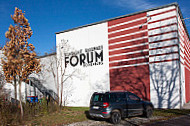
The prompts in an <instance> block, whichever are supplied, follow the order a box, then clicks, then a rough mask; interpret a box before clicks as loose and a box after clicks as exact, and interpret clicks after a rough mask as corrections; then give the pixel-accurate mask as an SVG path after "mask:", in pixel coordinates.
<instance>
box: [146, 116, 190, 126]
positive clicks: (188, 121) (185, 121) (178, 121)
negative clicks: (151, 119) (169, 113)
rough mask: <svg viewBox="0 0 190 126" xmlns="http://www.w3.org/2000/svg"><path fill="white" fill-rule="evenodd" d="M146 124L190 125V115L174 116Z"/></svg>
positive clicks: (163, 125) (165, 125)
mask: <svg viewBox="0 0 190 126" xmlns="http://www.w3.org/2000/svg"><path fill="white" fill-rule="evenodd" d="M144 126H190V115H185V116H181V117H177V118H173V119H170V120H166V121H160V122H155V123H150V124H147V125H144Z"/></svg>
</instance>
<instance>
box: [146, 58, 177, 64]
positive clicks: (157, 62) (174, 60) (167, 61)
mask: <svg viewBox="0 0 190 126" xmlns="http://www.w3.org/2000/svg"><path fill="white" fill-rule="evenodd" d="M176 60H179V59H178V58H177V59H171V60H162V61H153V62H150V64H152V63H162V62H170V61H176Z"/></svg>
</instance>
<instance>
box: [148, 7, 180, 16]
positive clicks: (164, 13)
mask: <svg viewBox="0 0 190 126" xmlns="http://www.w3.org/2000/svg"><path fill="white" fill-rule="evenodd" d="M172 11H176V9H171V10H167V11H163V12H160V13H157V14H152V15H150V17H153V16H157V15H161V14H165V13H168V12H172Z"/></svg>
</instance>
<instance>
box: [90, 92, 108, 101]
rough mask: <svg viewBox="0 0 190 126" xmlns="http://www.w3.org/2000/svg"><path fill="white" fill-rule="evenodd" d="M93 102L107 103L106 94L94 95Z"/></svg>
mask: <svg viewBox="0 0 190 126" xmlns="http://www.w3.org/2000/svg"><path fill="white" fill-rule="evenodd" d="M92 101H93V102H104V101H106V96H105V94H94V95H93V98H92Z"/></svg>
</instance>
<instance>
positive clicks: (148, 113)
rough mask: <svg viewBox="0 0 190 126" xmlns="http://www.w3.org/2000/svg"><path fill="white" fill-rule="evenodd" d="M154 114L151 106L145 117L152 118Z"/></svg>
mask: <svg viewBox="0 0 190 126" xmlns="http://www.w3.org/2000/svg"><path fill="white" fill-rule="evenodd" d="M152 114H153V108H152V107H151V106H147V107H146V110H145V117H147V118H150V117H151V116H152Z"/></svg>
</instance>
